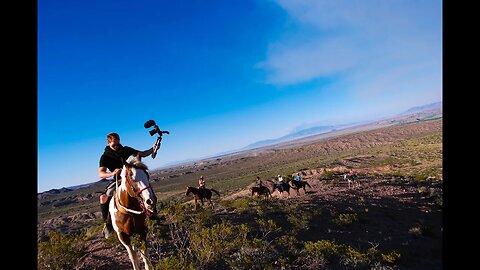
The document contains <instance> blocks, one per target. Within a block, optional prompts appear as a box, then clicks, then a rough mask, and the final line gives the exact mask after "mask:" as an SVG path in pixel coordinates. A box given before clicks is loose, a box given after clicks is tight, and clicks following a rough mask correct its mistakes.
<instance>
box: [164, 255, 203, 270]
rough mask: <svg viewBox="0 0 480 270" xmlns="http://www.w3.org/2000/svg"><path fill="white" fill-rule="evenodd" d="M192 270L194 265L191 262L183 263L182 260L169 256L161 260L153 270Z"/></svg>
mask: <svg viewBox="0 0 480 270" xmlns="http://www.w3.org/2000/svg"><path fill="white" fill-rule="evenodd" d="M164 269H169V270H187V269H190V270H194V269H196V268H195V265H194V264H193V263H192V262H189V263H185V262H184V261H183V260H182V259H180V258H179V257H178V256H176V255H171V256H168V257H165V258H163V259H161V260H160V261H159V262H158V263H157V265H156V266H155V270H164Z"/></svg>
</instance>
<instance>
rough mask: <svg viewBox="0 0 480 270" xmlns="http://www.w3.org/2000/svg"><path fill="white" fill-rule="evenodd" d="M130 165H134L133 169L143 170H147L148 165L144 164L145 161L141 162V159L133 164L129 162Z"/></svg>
mask: <svg viewBox="0 0 480 270" xmlns="http://www.w3.org/2000/svg"><path fill="white" fill-rule="evenodd" d="M131 165H132V167H134V168H135V169H143V170H148V167H147V165H145V163H143V162H141V161H138V162H135V163H133V164H131Z"/></svg>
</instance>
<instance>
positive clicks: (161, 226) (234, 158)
mask: <svg viewBox="0 0 480 270" xmlns="http://www.w3.org/2000/svg"><path fill="white" fill-rule="evenodd" d="M442 144H443V141H442V118H441V117H434V118H432V117H423V118H422V117H421V116H419V115H409V116H405V117H402V118H395V119H388V120H384V121H378V122H376V123H373V124H369V125H365V126H357V127H355V128H350V129H345V130H337V131H333V132H329V133H327V134H320V135H314V136H309V137H306V138H302V139H299V140H294V141H290V142H288V143H281V144H277V145H272V146H266V147H262V148H258V149H251V150H245V151H242V152H237V153H233V154H228V155H223V156H216V157H212V158H208V159H204V160H199V161H195V162H190V163H185V164H181V165H178V166H175V167H171V168H165V169H160V170H152V171H151V172H150V173H151V181H152V186H153V187H154V190H155V193H156V194H157V197H158V199H159V202H158V209H159V217H160V220H159V221H149V226H150V227H149V228H150V230H149V234H148V241H149V256H150V259H151V263H152V265H153V266H154V269H442V268H443V263H442V262H443V261H442V243H443V224H442V217H443V212H442V206H443V174H442V159H443V153H442ZM160 152H161V151H160ZM159 154H161V153H159ZM350 169H353V170H354V171H355V172H356V173H357V175H358V178H359V180H360V184H359V185H355V186H351V187H349V186H348V183H347V182H346V181H344V179H343V175H344V174H345V173H346V172H348V171H349V170H350ZM297 173H300V174H301V175H302V179H303V180H304V181H306V182H307V183H308V184H309V185H310V187H307V188H306V190H305V191H304V190H303V189H300V190H299V193H298V194H297V192H295V191H294V190H291V191H290V195H288V194H286V193H282V194H280V193H279V192H278V191H275V192H272V196H271V197H270V198H268V199H267V200H264V199H263V197H260V196H255V195H254V196H252V194H251V192H250V190H249V188H250V187H252V186H254V182H255V178H256V176H259V177H260V179H262V181H263V183H264V184H265V185H266V186H268V187H269V189H270V191H273V186H272V185H271V181H272V180H273V181H274V180H275V176H276V175H282V176H283V177H284V178H285V179H287V180H289V179H292V178H293V176H294V175H296V174H297ZM200 175H204V176H205V178H206V181H207V188H214V189H215V190H218V191H219V192H220V196H217V195H214V196H213V202H214V205H215V207H214V209H211V208H209V207H208V205H205V206H204V207H199V209H198V210H194V206H193V200H192V199H193V197H191V196H185V186H197V180H198V178H199V177H200ZM105 185H106V182H105V181H99V182H96V183H93V184H92V185H89V186H86V187H84V188H79V189H75V190H70V189H59V190H51V191H48V192H44V193H40V194H38V204H37V206H38V228H37V232H38V238H37V239H38V240H37V241H38V243H39V254H38V257H39V263H38V266H39V269H47V267H45V265H48V263H50V264H51V263H52V262H51V261H49V258H52V256H54V255H55V253H52V250H53V249H51V247H52V236H53V237H56V239H60V240H62V239H63V238H62V237H72V238H69V240H68V241H69V243H75V244H76V245H77V246H80V247H79V250H80V251H79V253H78V256H77V257H72V259H71V260H70V262H69V263H70V265H69V267H70V268H72V269H131V263H130V261H129V259H128V256H127V253H126V251H125V249H124V247H123V246H121V245H120V243H119V242H118V240H117V239H116V237H115V236H114V237H111V238H110V239H108V240H107V239H104V238H103V236H102V233H101V229H102V225H103V224H102V221H101V214H100V209H99V204H98V196H99V192H100V191H102V189H103V188H104V186H105ZM206 235H209V236H210V237H211V238H212V239H216V240H215V241H213V240H212V239H210V238H208V237H206ZM200 236H202V237H204V238H199V237H200ZM73 237H76V238H73ZM219 237H220V238H221V239H220V238H219ZM65 239H67V238H65ZM73 239H74V240H73ZM205 239H207V240H208V241H207V240H205ZM209 241H210V242H209ZM60 242H61V241H60ZM217 242H218V243H217ZM215 243H217V244H215ZM233 243H235V244H233ZM49 244H50V245H49ZM49 247H50V249H49ZM47 251H48V252H50V253H45V252H47ZM42 252H44V253H42ZM47 254H48V256H50V257H48V256H47ZM57 255H58V254H57ZM155 267H156V268H155ZM52 268H53V267H52ZM53 269H55V268H53Z"/></svg>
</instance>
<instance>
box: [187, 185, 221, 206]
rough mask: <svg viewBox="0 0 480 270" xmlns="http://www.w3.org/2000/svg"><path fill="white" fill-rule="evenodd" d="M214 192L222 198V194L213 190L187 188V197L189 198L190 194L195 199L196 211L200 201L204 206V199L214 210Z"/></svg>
mask: <svg viewBox="0 0 480 270" xmlns="http://www.w3.org/2000/svg"><path fill="white" fill-rule="evenodd" d="M212 191H213V192H215V193H217V195H218V196H220V193H219V192H218V191H216V190H215V189H213V188H210V189H208V188H196V187H187V186H185V196H188V194H190V193H192V194H193V198H194V199H195V210H197V203H198V201H199V200H200V202H201V203H202V205H203V199H207V201H208V202H209V203H210V205H211V206H212V209H213V202H212Z"/></svg>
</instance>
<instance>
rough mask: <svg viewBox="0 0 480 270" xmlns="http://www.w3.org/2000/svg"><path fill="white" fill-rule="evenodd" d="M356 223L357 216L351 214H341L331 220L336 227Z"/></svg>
mask: <svg viewBox="0 0 480 270" xmlns="http://www.w3.org/2000/svg"><path fill="white" fill-rule="evenodd" d="M357 221H358V216H357V214H356V213H352V214H349V213H343V214H339V215H338V216H336V217H335V218H334V220H333V222H334V223H335V225H337V226H338V227H342V228H343V227H345V226H347V225H350V224H352V223H354V222H357Z"/></svg>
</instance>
